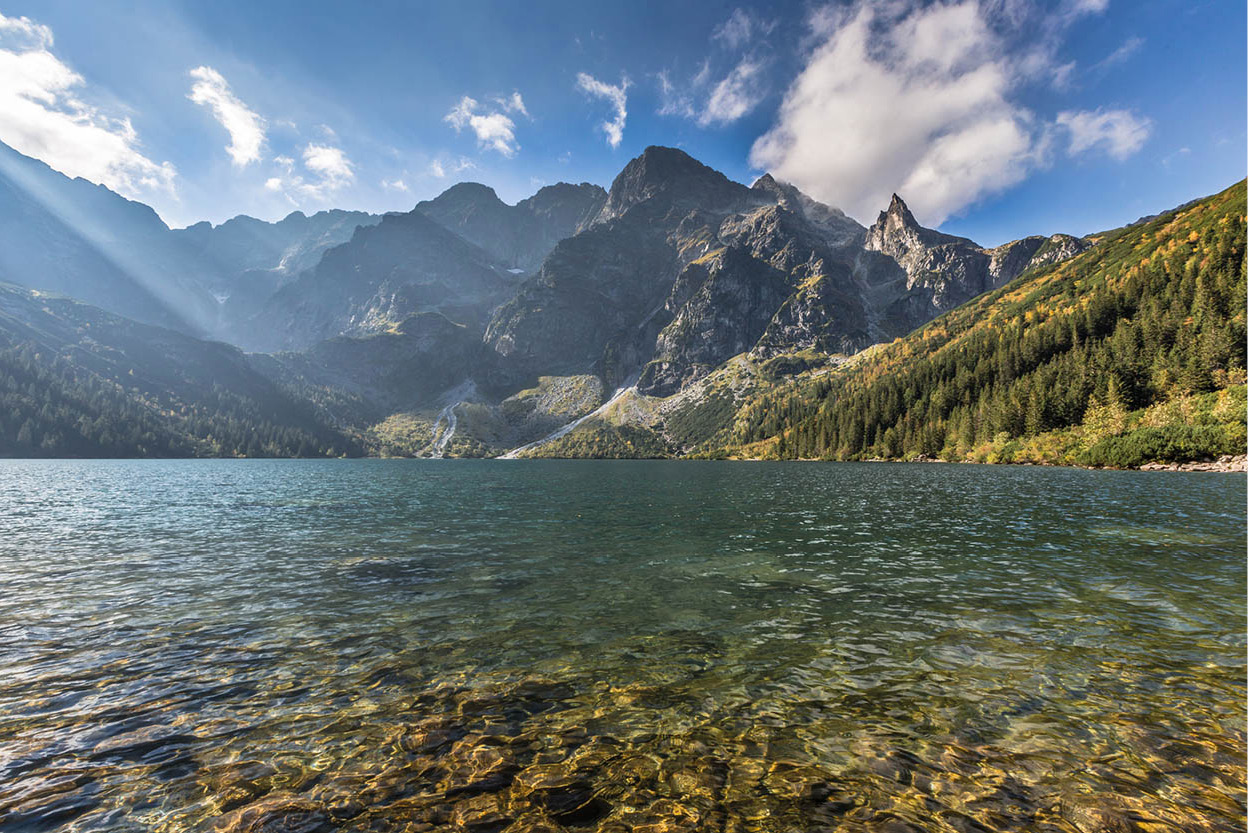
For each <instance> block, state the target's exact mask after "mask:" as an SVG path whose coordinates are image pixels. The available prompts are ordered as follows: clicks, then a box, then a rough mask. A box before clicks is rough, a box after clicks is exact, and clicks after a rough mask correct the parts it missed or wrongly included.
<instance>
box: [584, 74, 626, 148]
mask: <svg viewBox="0 0 1248 834" xmlns="http://www.w3.org/2000/svg"><path fill="white" fill-rule="evenodd" d="M628 86H629V80H628V78H623V79H621V80H620V83H619V84H614V85H613V84H607V83H606V82H604V81H599V80H598V79H597V78H594V77H593V76H592V75H590V74H589V73H586V72H580V73H577V74H576V87H577V89H578V90H580V91H581V92H583V93H585V94H586V95H590V96H593V97H594V98H601V99H606V100H607V102H609V103H610V105H611V111H612V113H613V114H614V115H613V116H612V118H610V119H607V120H606V121H604V122H603V123H602V124H600V125H599V128H601V130H602V132H603V133H605V134H606V135H607V144H608V145H610V146H611V147H613V148H618V147H619V146H620V142H621V140H623V138H624V123H625V121H626V120H627V119H628V96H627V91H628Z"/></svg>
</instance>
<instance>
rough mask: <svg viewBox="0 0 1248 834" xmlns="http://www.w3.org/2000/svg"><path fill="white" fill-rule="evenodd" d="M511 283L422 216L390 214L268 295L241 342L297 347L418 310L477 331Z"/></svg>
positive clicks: (384, 325)
mask: <svg viewBox="0 0 1248 834" xmlns="http://www.w3.org/2000/svg"><path fill="white" fill-rule="evenodd" d="M515 285H516V276H515V275H513V274H512V273H510V272H508V270H507V269H506V268H505V267H504V266H503V265H502V264H501V263H500V262H498V261H497V260H496V259H495V258H494V257H493V256H491V255H490V254H489V253H487V252H486V251H485V250H483V249H481V248H480V247H478V246H475V245H474V244H472V243H469V242H468V241H467V240H465V239H464V238H462V237H460V236H459V235H457V234H455V233H454V232H451V231H450V230H449V229H446V228H445V227H443V226H441V225H440V224H438V223H436V222H434V221H433V220H431V219H429V217H427V216H426V215H425V214H424V213H423V212H420V211H415V210H413V211H411V212H408V213H407V214H391V215H387V216H386V217H384V218H382V220H381V222H380V223H378V224H377V225H375V226H361V227H358V228H357V229H356V230H355V233H354V234H353V235H352V237H351V239H350V240H349V241H347V242H346V243H343V244H340V245H339V246H335V247H333V248H332V249H329V250H328V251H326V252H325V254H324V255H323V256H322V257H321V260H320V262H319V263H318V264H317V265H316V266H315V267H314V268H312V269H311V270H308V271H307V272H304V273H302V274H301V275H299V276H298V277H296V278H295V279H293V280H292V281H290V282H289V283H287V284H285V285H284V286H283V287H282V288H281V289H279V290H278V291H277V292H276V293H274V294H273V295H272V296H271V297H270V298H269V299H268V300H267V301H266V302H265V305H264V306H263V307H262V308H261V310H260V312H259V313H258V314H257V315H256V317H255V318H254V320H252V321H251V322H250V323H249V325H248V327H249V331H248V334H247V338H246V343H247V344H248V346H249V347H256V348H258V349H261V350H287V349H296V350H297V349H304V348H307V347H310V346H311V345H314V344H316V343H317V342H320V341H322V340H324V339H328V338H332V337H334V336H338V335H344V334H346V335H367V334H370V333H378V332H383V331H385V330H388V329H390V328H392V327H394V326H395V325H397V324H398V323H399V322H402V321H403V320H405V319H407V318H408V317H410V316H412V315H414V314H416V313H421V312H439V313H442V314H443V315H445V316H447V317H448V318H449V319H451V320H452V321H456V322H459V323H461V324H467V325H470V326H472V327H473V328H474V330H475V331H476V332H477V333H479V332H480V328H481V326H482V324H483V323H484V321H485V320H486V318H487V317H488V315H489V313H490V310H492V309H493V308H494V307H495V306H496V305H498V304H499V303H501V302H502V301H503V300H504V299H505V298H506V297H507V296H508V294H509V293H510V292H511V291H512V290H513V289H514V287H515Z"/></svg>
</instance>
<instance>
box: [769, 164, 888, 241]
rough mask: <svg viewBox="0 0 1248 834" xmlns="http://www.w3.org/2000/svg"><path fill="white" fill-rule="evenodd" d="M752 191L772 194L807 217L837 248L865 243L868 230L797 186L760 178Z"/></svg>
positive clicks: (785, 206) (784, 204)
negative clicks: (862, 241) (809, 195)
mask: <svg viewBox="0 0 1248 834" xmlns="http://www.w3.org/2000/svg"><path fill="white" fill-rule="evenodd" d="M750 190H751V191H754V192H755V193H758V194H766V195H769V196H771V197H772V198H773V199H774V200H775V201H776V202H777V203H779V204H780V205H781V206H783V207H784V208H786V209H788V210H789V211H792V212H794V213H796V214H799V215H801V216H802V217H804V218H806V220H808V221H809V222H810V223H812V224H813V225H814V226H815V227H816V228H817V229H819V231H821V232H822V233H823V235H824V237H825V238H826V240H827V242H828V243H831V244H833V245H835V246H841V245H845V244H848V243H851V242H861V239H862V234H863V233H864V232H865V231H866V230H865V229H864V228H863V227H862V226H860V225H858V223H857V222H856V221H855V220H853V219H852V218H851V217H849V216H848V215H846V214H845V212H843V211H841V210H840V209H838V208H834V207H832V206H829V205H825V204H823V203H821V202H819V201H818V200H815V199H813V198H811V197H808V196H806V195H805V194H803V193H802V192H801V191H799V190H798V188H797V186H794V185H792V184H790V183H787V182H781V181H780V180H777V179H776V178H775V177H773V176H772V175H771V174H763V175H762V176H761V177H759V178H758V179H756V180H755V181H754V184H753V185H752V186H750Z"/></svg>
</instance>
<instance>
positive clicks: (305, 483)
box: [0, 460, 1248, 831]
mask: <svg viewBox="0 0 1248 834" xmlns="http://www.w3.org/2000/svg"><path fill="white" fill-rule="evenodd" d="M1245 500H1246V489H1245V479H1244V476H1243V475H1242V474H1206V473H1170V472H1165V473H1138V472H1089V471H1079V470H1063V469H1047V468H1034V467H980V466H940V465H921V464H915V465H903V464H803V463H770V464H769V463H727V462H664V461H654V462H643V461H621V462H597V461H514V462H511V461H508V462H502V461H450V460H448V461H398V460H361V461H336V460H331V461H0V670H3V672H2V674H0V830H23V831H25V830H45V829H63V830H134V829H143V830H166V829H194V830H214V829H224V830H243V831H251V830H290V829H295V830H338V829H345V830H416V831H423V830H439V829H453V830H512V831H522V830H534V829H538V830H560V829H569V830H578V829H579V830H585V829H602V830H615V831H625V830H636V831H662V830H671V829H679V830H826V829H851V830H864V829H865V830H886V831H897V830H958V831H973V830H981V829H994V830H995V829H1028V830H1059V831H1075V830H1110V831H1119V830H1142V831H1162V830H1175V829H1179V830H1242V829H1243V828H1244V826H1245V821H1246V815H1245V755H1246V747H1245V729H1246V726H1245V723H1246V720H1248V718H1246V715H1245V696H1246V694H1248V693H1246V686H1245V675H1246V674H1248V669H1246V664H1245V616H1246V612H1245V588H1246V581H1248V578H1246V576H1245V546H1246V543H1245Z"/></svg>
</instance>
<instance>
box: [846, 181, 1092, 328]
mask: <svg viewBox="0 0 1248 834" xmlns="http://www.w3.org/2000/svg"><path fill="white" fill-rule="evenodd" d="M1089 245H1090V244H1089V243H1088V242H1087V241H1085V240H1081V239H1079V238H1076V237H1072V236H1070V235H1053V236H1052V237H1048V238H1046V237H1041V236H1033V237H1027V238H1024V239H1022V240H1016V241H1013V242H1012V243H1007V244H1004V245H1002V246H998V247H996V248H995V249H984V248H981V247H980V246H978V245H977V244H975V242H974V241H971V240H967V239H966V238H962V237H954V236H953V235H947V234H944V233H942V232H938V231H935V230H933V229H925V228H923V227H922V226H920V225H919V223H918V221H916V220H915V219H914V215H913V214H911V213H910V209H909V208H908V207H907V206H906V204H905V202H903V201H902V199H901V198H900V197H898V196H897V195H896V194H894V195H893V199H892V202H891V203H889V206H888V209H887V210H885V211H882V212H880V215H879V217H878V218H877V219H876V221H875V223H874V224H873V225H872V226H871V228H870V229H868V230H867V234H866V241H865V244H864V246H865V248H866V249H867V250H868V251H871V252H881V253H883V254H885V255H888V256H889V257H890V258H892V259H893V260H894V261H895V262H896V263H897V265H898V266H900V267H901V268H902V269H903V270H904V271H905V273H906V283H905V290H904V292H902V293H901V294H900V295H899V297H897V298H895V299H893V300H892V301H891V302H890V303H889V305H888V307H887V309H885V310H884V311H883V313H882V315H883V316H884V317H885V319H886V320H887V321H888V322H889V323H890V325H891V328H892V330H894V331H895V332H897V333H898V335H900V333H904V332H908V331H909V330H911V329H913V328H915V327H917V326H919V325H921V324H924V323H925V322H928V321H930V320H931V319H932V318H933V317H935V316H936V315H939V314H940V313H942V312H944V311H946V310H952V309H953V308H954V307H957V306H958V305H959V304H962V303H964V302H966V301H969V300H970V299H972V298H974V297H975V296H977V295H979V294H980V293H984V292H987V291H988V290H991V289H994V288H996V287H999V286H1001V285H1002V284H1004V283H1006V282H1007V281H1010V280H1012V279H1013V278H1015V277H1016V276H1018V275H1020V274H1022V273H1023V272H1026V271H1027V270H1029V269H1034V268H1036V267H1038V266H1043V265H1045V264H1049V263H1055V262H1057V261H1061V260H1065V259H1067V258H1071V257H1073V256H1075V255H1077V254H1079V253H1080V252H1082V251H1084V250H1085V249H1087V248H1088V246H1089Z"/></svg>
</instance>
